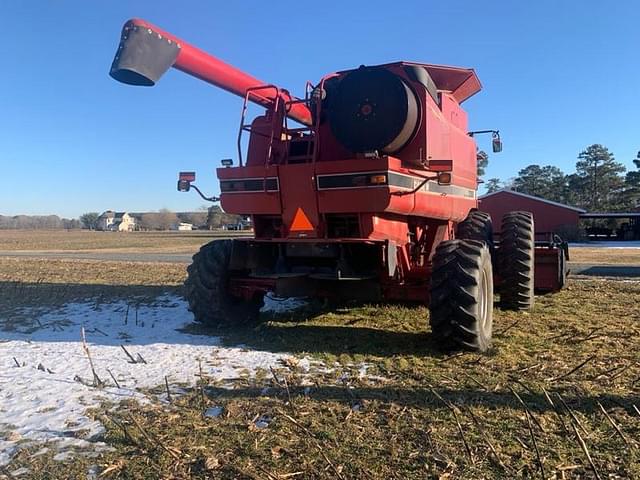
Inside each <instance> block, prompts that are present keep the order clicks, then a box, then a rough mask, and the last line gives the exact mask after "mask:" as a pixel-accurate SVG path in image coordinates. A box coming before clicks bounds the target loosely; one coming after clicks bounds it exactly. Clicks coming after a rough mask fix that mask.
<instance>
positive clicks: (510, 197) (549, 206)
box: [479, 189, 586, 234]
mask: <svg viewBox="0 0 640 480" xmlns="http://www.w3.org/2000/svg"><path fill="white" fill-rule="evenodd" d="M479 201H480V206H479V208H480V210H482V211H483V212H487V213H489V214H491V218H492V219H493V228H494V230H495V231H499V230H500V222H501V221H502V217H503V216H504V214H505V213H507V212H511V211H513V210H524V211H527V212H531V213H533V218H534V221H535V225H536V232H537V233H539V234H543V233H558V232H562V231H566V230H567V229H572V228H577V227H578V225H579V223H580V217H581V214H584V213H586V210H583V209H581V208H577V207H572V206H570V205H564V204H562V203H558V202H552V201H551V200H545V199H544V198H539V197H534V196H533V195H527V194H526V193H521V192H516V191H514V190H508V189H503V190H498V191H497V192H493V193H488V194H486V195H483V196H482V197H480V198H479Z"/></svg>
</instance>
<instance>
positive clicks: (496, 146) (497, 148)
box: [491, 132, 502, 153]
mask: <svg viewBox="0 0 640 480" xmlns="http://www.w3.org/2000/svg"><path fill="white" fill-rule="evenodd" d="M491 148H492V150H493V153H499V152H501V151H502V140H501V139H500V134H499V133H498V132H493V138H492V139H491Z"/></svg>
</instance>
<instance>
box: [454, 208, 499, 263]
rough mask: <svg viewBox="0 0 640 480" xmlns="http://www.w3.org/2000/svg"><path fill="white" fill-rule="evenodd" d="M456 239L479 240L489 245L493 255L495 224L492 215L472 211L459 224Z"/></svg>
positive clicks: (475, 210)
mask: <svg viewBox="0 0 640 480" xmlns="http://www.w3.org/2000/svg"><path fill="white" fill-rule="evenodd" d="M456 238H459V239H460V240H479V241H481V242H486V243H487V245H489V249H490V250H491V253H493V223H492V222H491V215H489V214H488V213H486V212H481V211H480V210H477V209H475V208H474V209H472V210H471V211H470V212H469V215H467V218H465V219H464V220H463V221H462V222H460V223H459V224H458V228H457V231H456Z"/></svg>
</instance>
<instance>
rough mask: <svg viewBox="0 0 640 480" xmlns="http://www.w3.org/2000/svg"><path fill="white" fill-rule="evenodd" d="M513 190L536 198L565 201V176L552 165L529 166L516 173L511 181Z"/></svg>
mask: <svg viewBox="0 0 640 480" xmlns="http://www.w3.org/2000/svg"><path fill="white" fill-rule="evenodd" d="M513 186H514V189H515V190H516V191H518V192H522V193H526V194H528V195H534V196H536V197H541V198H545V199H547V200H553V201H555V202H566V201H567V193H568V192H567V190H568V188H567V176H566V175H565V174H564V173H563V172H562V170H560V169H559V168H558V167H554V166H553V165H545V166H544V167H541V166H540V165H535V164H534V165H529V166H527V167H525V168H523V169H522V170H520V171H519V172H518V176H517V177H516V178H515V179H514V181H513Z"/></svg>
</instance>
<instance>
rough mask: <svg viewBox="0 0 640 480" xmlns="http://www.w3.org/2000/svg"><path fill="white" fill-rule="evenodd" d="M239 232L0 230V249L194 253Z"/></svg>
mask: <svg viewBox="0 0 640 480" xmlns="http://www.w3.org/2000/svg"><path fill="white" fill-rule="evenodd" d="M240 233H242V232H209V231H194V232H94V231H89V230H0V251H2V250H5V251H48V252H74V251H77V252H95V251H101V252H107V251H115V252H120V253H135V252H146V253H169V252H170V253H191V252H195V251H196V250H197V249H198V248H199V247H200V246H201V245H203V244H205V243H207V242H208V241H209V240H210V239H212V238H213V237H227V236H234V235H236V236H237V235H239V234H240ZM244 235H245V236H246V233H244Z"/></svg>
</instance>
